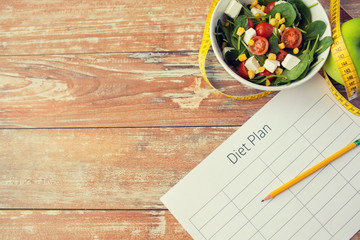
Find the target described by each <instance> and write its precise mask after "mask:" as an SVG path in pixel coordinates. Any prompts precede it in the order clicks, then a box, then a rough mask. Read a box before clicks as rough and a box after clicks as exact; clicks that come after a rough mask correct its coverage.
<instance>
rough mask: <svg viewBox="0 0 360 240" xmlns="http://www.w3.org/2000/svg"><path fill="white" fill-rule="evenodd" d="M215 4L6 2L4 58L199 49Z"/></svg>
mask: <svg viewBox="0 0 360 240" xmlns="http://www.w3.org/2000/svg"><path fill="white" fill-rule="evenodd" d="M210 3H211V2H210V1H209V0H206V1H205V0H203V1H195V2H194V1H191V0H184V1H181V3H179V2H178V1H169V0H160V1H145V0H140V1H135V2H134V1H125V0H109V1H97V0H90V1H83V0H71V1H64V0H54V1H48V0H29V1H26V0H19V1H12V0H4V1H1V3H0V22H1V28H0V29H1V31H0V39H1V41H0V54H2V55H18V54H21V55H24V54H25V55H29V54H31V55H34V54H60V53H94V52H101V53H104V52H123V51H127V52H144V51H152V52H155V51H185V50H194V49H198V47H199V44H200V41H201V37H202V31H203V27H204V20H205V18H206V15H207V10H205V11H204V9H207V8H208V7H209V6H210ZM74 6H76V7H74Z"/></svg>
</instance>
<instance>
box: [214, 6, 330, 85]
mask: <svg viewBox="0 0 360 240" xmlns="http://www.w3.org/2000/svg"><path fill="white" fill-rule="evenodd" d="M316 4H317V3H316ZM316 4H314V5H311V6H306V5H305V4H304V3H303V2H302V0H280V1H274V0H254V1H253V2H252V3H251V4H249V5H244V4H242V3H241V2H239V1H238V0H231V1H230V2H229V4H228V5H227V7H226V9H225V12H224V14H225V21H224V23H223V22H222V21H221V20H218V22H217V25H216V29H215V31H214V34H215V36H216V41H217V43H218V45H219V46H220V47H221V50H222V54H223V57H224V60H225V62H226V63H227V64H228V65H229V66H230V68H232V69H233V70H234V71H235V72H237V73H238V75H240V76H241V77H242V78H245V79H247V80H249V81H251V82H253V83H256V84H260V85H265V86H279V85H285V84H290V83H291V82H293V81H297V80H300V79H302V78H304V77H305V76H306V75H307V73H308V72H309V71H310V70H311V69H312V68H313V67H314V66H316V65H317V64H318V63H320V62H321V61H323V60H324V59H318V56H319V54H320V53H322V52H323V51H325V50H326V49H327V48H328V47H329V46H330V45H331V44H332V43H333V39H332V38H331V37H330V36H327V37H324V38H322V39H321V40H320V38H321V36H322V35H323V34H324V32H325V30H326V24H325V22H324V21H321V20H316V21H312V20H311V12H310V8H311V7H313V6H315V5H316Z"/></svg>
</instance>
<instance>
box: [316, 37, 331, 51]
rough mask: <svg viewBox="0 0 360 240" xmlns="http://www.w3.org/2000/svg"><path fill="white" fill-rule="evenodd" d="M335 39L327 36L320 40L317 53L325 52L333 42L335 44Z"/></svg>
mask: <svg viewBox="0 0 360 240" xmlns="http://www.w3.org/2000/svg"><path fill="white" fill-rule="evenodd" d="M333 42H334V40H333V39H332V37H330V36H327V37H324V38H323V39H321V40H320V42H319V46H318V48H317V49H316V51H315V54H320V53H322V52H324V51H325V50H326V49H327V48H328V47H330V46H331V44H333Z"/></svg>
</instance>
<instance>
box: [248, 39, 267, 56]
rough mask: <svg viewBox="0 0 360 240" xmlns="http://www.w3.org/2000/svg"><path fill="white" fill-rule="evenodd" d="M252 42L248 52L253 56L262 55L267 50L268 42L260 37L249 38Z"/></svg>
mask: <svg viewBox="0 0 360 240" xmlns="http://www.w3.org/2000/svg"><path fill="white" fill-rule="evenodd" d="M251 39H252V40H253V41H254V44H253V45H252V46H250V45H249V50H250V52H252V53H253V54H255V55H264V54H265V53H266V52H267V50H268V49H269V42H268V40H267V39H266V38H264V37H262V36H254V37H252V38H251Z"/></svg>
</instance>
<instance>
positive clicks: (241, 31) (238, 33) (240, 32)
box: [236, 27, 245, 36]
mask: <svg viewBox="0 0 360 240" xmlns="http://www.w3.org/2000/svg"><path fill="white" fill-rule="evenodd" d="M244 32H245V29H244V28H243V27H239V28H238V30H237V32H236V34H237V35H239V36H241V35H242V34H243V33H244Z"/></svg>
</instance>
